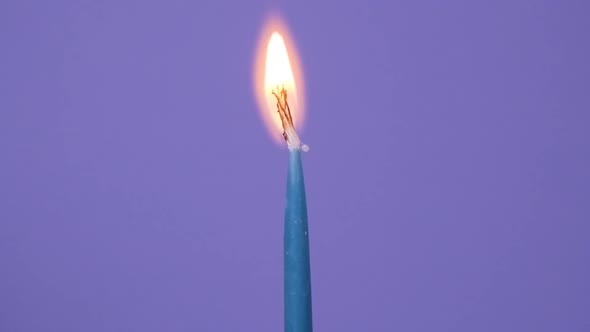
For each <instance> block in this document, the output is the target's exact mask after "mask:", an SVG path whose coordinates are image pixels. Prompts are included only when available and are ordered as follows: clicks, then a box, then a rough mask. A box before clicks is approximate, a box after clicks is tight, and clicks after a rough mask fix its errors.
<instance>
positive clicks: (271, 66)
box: [254, 16, 305, 144]
mask: <svg viewBox="0 0 590 332" xmlns="http://www.w3.org/2000/svg"><path fill="white" fill-rule="evenodd" d="M277 86H278V87H279V88H281V87H284V88H285V90H287V93H288V101H289V106H290V108H291V115H292V117H293V122H294V124H295V128H296V129H297V130H300V129H301V127H302V124H303V120H304V114H305V109H304V98H303V97H304V94H303V92H304V87H303V77H302V74H301V66H300V65H299V57H298V56H297V52H296V50H295V46H294V44H293V43H292V41H291V38H290V37H289V33H288V31H287V29H286V27H285V25H284V24H282V23H281V21H280V19H278V17H277V16H273V17H271V18H270V19H269V20H268V21H267V23H266V24H265V26H264V27H263V29H262V32H261V34H260V39H259V43H258V47H257V49H256V63H255V70H254V94H255V96H256V100H257V102H258V108H259V110H260V113H261V115H262V118H263V119H264V123H265V125H266V127H267V128H268V130H269V133H270V134H271V137H272V138H273V139H275V141H276V142H279V143H283V144H284V138H283V135H282V133H283V126H282V124H281V119H280V116H279V114H278V112H277V106H276V105H277V100H276V98H275V97H274V96H273V95H272V90H273V89H275V90H276V88H277Z"/></svg>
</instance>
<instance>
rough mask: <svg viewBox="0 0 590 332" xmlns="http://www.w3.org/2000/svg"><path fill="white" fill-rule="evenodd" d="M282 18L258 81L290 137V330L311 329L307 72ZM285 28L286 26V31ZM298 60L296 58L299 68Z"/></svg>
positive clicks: (274, 121) (269, 118)
mask: <svg viewBox="0 0 590 332" xmlns="http://www.w3.org/2000/svg"><path fill="white" fill-rule="evenodd" d="M277 22H278V21H274V22H272V23H271V24H269V28H267V29H266V30H267V31H268V33H266V34H263V38H262V40H263V41H264V43H265V47H264V48H263V47H259V53H260V54H259V56H258V57H257V58H258V60H259V61H260V63H259V65H258V70H257V74H258V75H257V76H256V80H257V84H256V85H255V86H256V89H257V90H258V91H257V92H256V94H257V96H258V97H259V98H258V101H259V103H260V109H261V111H262V112H263V115H264V119H265V120H266V122H267V125H268V127H269V129H270V130H271V133H272V134H273V137H280V135H279V133H281V134H282V141H283V142H286V143H287V147H288V150H289V164H288V165H289V168H288V172H287V205H286V208H285V220H284V221H285V229H284V252H283V257H284V324H285V331H286V332H311V331H312V330H313V328H312V307H311V275H310V260H309V235H308V234H309V233H308V225H307V203H306V198H305V184H304V179H303V165H302V160H301V152H302V151H307V150H308V147H307V145H302V144H301V141H300V139H299V136H298V134H297V131H296V130H295V123H296V121H297V123H301V122H302V118H303V93H302V91H303V86H302V84H301V81H299V82H297V83H298V84H295V83H296V82H295V77H296V76H297V77H298V78H301V73H300V72H298V71H297V69H298V66H297V57H296V54H294V53H293V48H291V50H290V51H291V52H288V51H287V44H288V43H287V44H286V43H285V38H283V35H285V34H286V29H285V28H284V27H282V28H281V25H280V24H278V23H277ZM279 30H282V31H281V32H282V34H281V33H279V32H278V31H279ZM268 36H269V37H268ZM267 40H268V42H266V41H267ZM287 40H288V39H287ZM263 50H264V51H265V52H264V51H263ZM262 59H264V61H261V60H262ZM292 62H294V64H295V66H294V67H295V73H294V71H293V66H292ZM262 63H264V66H262V65H261V64H262ZM261 72H263V74H262V75H261ZM262 77H263V78H264V79H263V80H262V79H261V78H262ZM258 81H259V82H258ZM258 83H263V84H258ZM260 91H263V93H260ZM283 144H284V143H283Z"/></svg>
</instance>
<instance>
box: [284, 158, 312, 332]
mask: <svg viewBox="0 0 590 332" xmlns="http://www.w3.org/2000/svg"><path fill="white" fill-rule="evenodd" d="M284 241H285V243H284V245H285V249H284V250H285V251H284V264H285V266H284V267H285V275H284V278H285V280H284V281H285V286H284V287H285V289H284V291H285V295H284V296H285V332H311V331H312V314H311V313H312V310H311V277H310V264H309V233H308V227H307V204H306V201H305V184H304V181H303V166H302V163H301V149H299V148H298V147H297V148H291V149H289V172H288V177H287V207H286V209H285V238H284Z"/></svg>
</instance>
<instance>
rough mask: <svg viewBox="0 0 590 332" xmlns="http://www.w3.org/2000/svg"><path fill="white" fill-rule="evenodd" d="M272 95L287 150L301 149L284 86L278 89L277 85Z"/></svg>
mask: <svg viewBox="0 0 590 332" xmlns="http://www.w3.org/2000/svg"><path fill="white" fill-rule="evenodd" d="M272 94H273V95H274V96H275V98H276V99H277V112H278V113H279V116H280V118H281V124H282V125H283V137H284V138H285V141H286V142H287V146H288V147H289V149H299V148H301V141H300V140H299V135H297V131H296V130H295V125H294V123H293V117H292V116H291V108H290V107H289V102H288V101H287V90H286V89H285V87H284V86H281V87H280V88H279V86H278V85H277V88H276V90H274V89H273V90H272Z"/></svg>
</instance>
